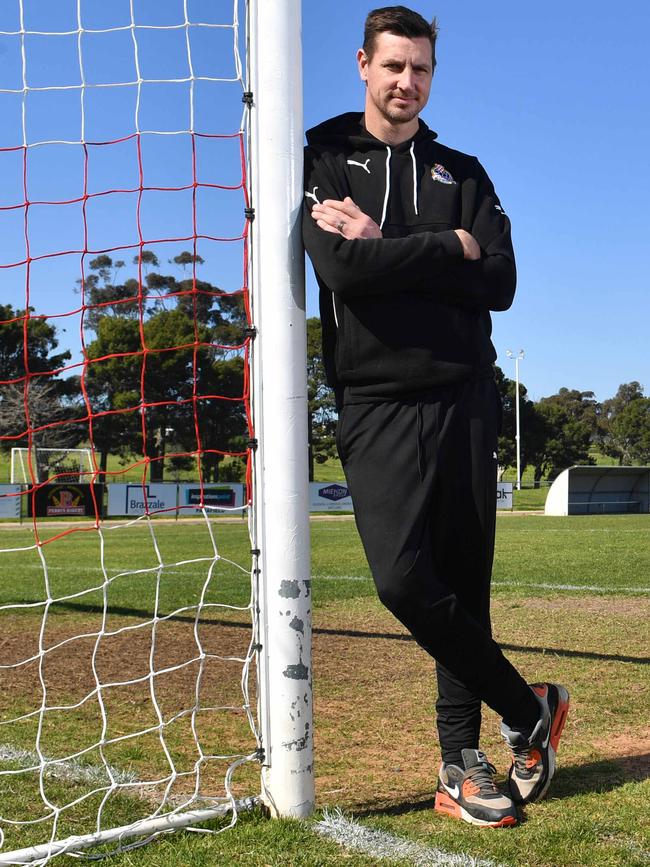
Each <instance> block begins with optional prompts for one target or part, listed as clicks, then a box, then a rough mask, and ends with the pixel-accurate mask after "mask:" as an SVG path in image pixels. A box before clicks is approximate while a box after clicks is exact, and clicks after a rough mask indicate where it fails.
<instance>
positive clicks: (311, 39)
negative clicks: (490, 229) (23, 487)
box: [0, 0, 650, 400]
mask: <svg viewBox="0 0 650 867" xmlns="http://www.w3.org/2000/svg"><path fill="white" fill-rule="evenodd" d="M375 5H376V4H375V3H370V2H366V0H327V2H322V0H304V2H303V55H304V93H305V125H306V126H307V127H309V126H312V125H314V124H316V123H318V122H320V121H321V120H323V119H324V118H325V117H328V116H331V115H334V114H338V113H340V112H343V111H349V110H355V109H359V110H361V108H362V106H363V96H364V91H363V87H362V85H361V83H360V82H359V79H358V74H357V71H356V63H355V52H356V49H357V48H358V47H359V45H360V43H361V38H362V37H361V34H362V30H363V21H364V18H365V15H366V14H367V12H368V11H369V10H370V9H371V8H373V7H374V6H375ZM412 6H413V8H415V9H417V10H418V11H420V12H421V13H422V14H424V15H425V16H427V17H430V16H431V15H433V14H435V15H436V16H437V17H438V21H439V26H440V39H439V46H438V68H437V71H436V75H435V79H434V83H433V88H432V95H431V100H430V103H429V106H428V107H427V109H426V110H425V112H424V115H423V116H424V119H425V120H426V122H427V123H428V124H429V125H430V126H431V127H432V128H433V129H435V130H436V131H437V132H438V133H439V136H440V140H441V141H442V142H443V143H445V144H447V145H449V146H452V147H456V148H458V149H460V150H463V151H466V152H469V153H473V154H476V155H478V156H479V158H480V159H481V161H482V162H483V164H484V165H485V167H486V168H487V170H488V172H489V174H490V175H491V177H492V179H493V181H494V183H495V186H496V188H497V191H498V193H499V196H500V198H501V201H502V204H503V206H504V208H505V209H506V211H507V212H508V213H509V215H510V217H511V220H512V223H513V237H514V241H515V249H516V253H517V258H518V267H519V289H518V294H517V297H516V299H515V304H514V306H513V308H512V309H511V310H510V311H508V312H506V313H501V314H497V315H495V317H494V326H495V327H494V343H495V346H496V349H497V353H498V363H499V364H500V365H501V366H502V367H503V368H504V370H505V372H506V373H507V374H508V375H509V376H514V365H513V363H512V362H511V361H509V360H508V359H507V357H506V354H505V352H506V350H507V349H512V350H514V351H515V352H516V351H517V350H519V349H522V348H523V349H524V350H525V353H526V357H525V359H524V361H523V362H522V364H521V378H522V381H523V382H524V383H525V385H526V386H527V388H528V390H529V394H530V395H531V396H532V397H533V398H535V399H537V398H540V397H542V396H544V395H548V394H552V393H553V392H555V391H557V390H558V389H559V388H560V387H561V386H567V387H570V388H578V389H581V390H593V391H595V393H596V396H597V397H598V398H599V399H601V400H602V399H606V398H607V397H609V396H611V395H613V394H614V393H615V391H616V389H617V387H618V385H619V384H620V383H621V382H627V381H630V380H633V379H636V380H639V381H640V382H641V383H642V384H644V385H645V387H646V392H647V393H650V360H649V356H648V349H647V344H648V334H647V332H648V321H649V319H650V317H649V313H650V302H649V301H648V293H649V290H650V277H649V275H648V265H647V262H646V259H647V252H648V248H649V243H648V237H649V235H650V219H648V215H647V212H646V206H647V203H648V202H649V201H650V159H649V158H648V154H649V153H650V96H649V93H648V92H649V90H650V87H649V85H650V60H649V59H648V49H647V40H648V33H649V32H650V5H648V4H646V3H642V2H640V0H626V2H625V3H623V4H619V6H618V7H612V6H611V5H610V4H609V3H605V2H602V0H591V2H586V0H571V2H563V3H559V2H557V0H549V2H547V3H545V4H531V3H526V2H514V0H502V2H499V3H498V4H486V3H484V2H480V0H465V2H463V3H459V2H457V0H456V2H454V0H437V2H433V3H431V4H429V3H426V4H425V3H422V2H419V0H418V2H414V3H413V4H412ZM232 8H233V2H232V0H188V13H189V18H190V20H192V21H204V22H207V23H213V24H214V23H222V22H228V21H232ZM81 9H82V14H83V26H84V27H85V28H88V29H97V30H99V29H102V28H105V27H121V26H128V24H129V23H130V9H131V4H130V2H129V0H111V2H110V3H106V2H103V0H82V2H81ZM133 9H134V12H135V14H136V17H137V23H149V24H169V25H174V24H179V23H181V22H182V21H183V2H182V0H134V2H133ZM18 10H19V3H18V0H2V3H1V4H0V31H11V30H15V29H17V27H18V21H19V17H18ZM24 11H25V26H26V29H28V30H30V29H31V30H66V29H70V30H76V27H77V23H76V22H77V0H57V2H56V3H52V2H51V0H24ZM231 35H232V33H231V31H228V30H223V29H218V28H212V29H209V28H206V29H203V30H194V31H193V35H192V45H191V49H192V52H191V53H192V60H193V63H194V73H195V74H196V75H201V76H206V77H208V78H232V77H233V76H236V68H235V64H234V58H233V52H232V38H231ZM184 39H185V36H184V32H183V31H182V30H164V31H146V30H140V31H139V42H140V46H139V50H140V55H139V58H140V64H141V68H140V71H141V76H142V78H147V79H155V78H162V77H164V78H183V77H185V76H186V75H187V74H188V67H187V52H186V46H185V42H184ZM26 52H27V71H28V84H29V86H30V88H39V87H43V86H47V85H52V84H58V85H61V86H62V87H66V86H74V85H75V84H78V83H79V81H80V78H79V62H78V46H77V37H76V35H71V36H61V37H56V38H55V39H54V38H52V37H43V36H31V37H28V38H27V40H26ZM83 68H84V75H85V77H86V78H85V80H86V81H88V82H94V83H102V82H109V81H110V82H127V84H126V85H125V86H123V87H118V88H103V89H102V88H94V89H89V90H88V91H87V96H86V102H85V111H84V123H85V126H86V135H85V138H86V140H89V141H92V140H94V141H104V140H108V139H111V140H112V139H117V138H120V137H122V136H128V135H129V133H133V132H134V118H135V111H136V94H137V88H136V87H134V86H133V85H129V84H128V82H131V81H132V80H133V79H134V77H135V66H134V55H133V45H132V41H131V36H130V33H129V31H122V32H119V31H115V32H111V33H105V34H84V37H83ZM21 87H22V60H21V54H20V46H19V41H18V40H17V39H16V37H11V36H2V35H1V34H0V112H1V113H2V117H3V124H2V125H1V127H0V148H2V147H5V148H7V147H10V146H12V145H19V144H21V143H22V119H21V105H22V95H20V94H15V93H6V92H2V90H3V89H4V90H5V91H6V90H11V89H19V88H21ZM240 94H241V85H240V84H239V83H237V82H234V83H233V82H230V83H228V82H213V81H200V82H197V83H196V85H195V89H194V108H195V111H196V129H197V130H198V131H201V132H206V133H224V132H233V131H235V130H236V129H237V128H238V124H239V118H240V117H241V102H240ZM188 95H189V85H188V84H187V83H170V84H164V85H163V84H153V83H150V84H144V85H142V88H141V102H140V107H139V121H140V128H141V129H148V130H155V131H157V134H152V135H145V136H143V138H142V149H143V150H142V153H143V166H144V176H145V184H147V185H150V186H175V185H178V186H182V185H184V184H187V183H189V182H191V180H192V177H191V158H190V154H189V136H187V135H164V134H161V133H166V132H167V133H168V132H172V131H175V130H176V131H178V130H183V129H187V128H188V125H189V106H190V100H189V96H188ZM27 108H28V111H27V135H28V140H29V141H30V142H34V141H39V140H41V139H42V138H44V139H47V140H51V139H62V140H66V141H67V140H70V141H74V140H76V139H79V135H80V123H81V114H80V99H79V91H78V90H75V89H68V90H65V89H63V90H59V91H38V90H33V91H32V92H30V93H29V95H28V103H27ZM237 148H238V145H237V142H236V141H235V140H217V139H204V140H199V150H198V152H197V171H198V175H199V180H201V181H203V182H205V183H208V184H236V183H237V182H238V179H239V164H238V159H239V157H238V150H237ZM28 179H29V185H30V191H29V196H30V199H31V200H32V201H34V200H38V199H54V200H62V199H72V198H74V197H76V196H78V195H80V194H81V193H82V192H83V153H82V149H81V148H80V146H79V145H74V144H59V145H54V144H51V145H47V146H42V147H35V148H31V149H30V151H29V166H28ZM137 183H138V160H137V154H136V148H135V142H134V141H133V140H128V141H125V142H121V143H116V144H113V145H110V146H95V147H93V148H91V154H90V162H89V186H90V189H92V190H96V191H98V190H102V189H116V188H120V189H124V190H129V189H132V188H133V187H134V186H135V185H137ZM136 198H137V196H136V194H134V193H129V192H124V193H120V194H114V195H111V196H106V197H98V198H95V199H94V200H92V201H91V202H89V204H88V217H89V230H90V233H91V236H90V239H89V240H90V244H89V246H90V247H91V248H95V249H99V248H103V247H109V246H116V245H118V244H121V243H124V244H129V243H134V242H136V241H137V225H136V220H135V213H136V207H135V200H136ZM18 201H22V156H21V154H20V153H19V152H18V153H17V152H10V151H4V152H2V151H0V207H2V206H3V205H5V206H6V205H8V204H13V203H15V202H18ZM23 217H24V214H23V211H22V210H13V211H8V210H5V211H2V210H0V264H2V263H7V262H12V261H17V260H18V259H20V258H21V257H22V255H23V253H20V251H21V249H22V251H23V252H24V219H23ZM197 218H198V222H199V231H203V232H204V233H205V234H209V235H213V236H228V237H230V236H233V237H234V236H237V235H238V234H239V233H240V232H241V228H242V225H243V222H242V202H241V193H240V192H238V191H234V192H233V191H224V190H216V189H212V188H206V189H201V191H200V196H199V202H198V211H197ZM191 221H192V214H191V192H190V191H184V192H183V191H179V192H176V193H163V192H153V191H152V192H150V193H146V194H145V196H144V198H143V201H142V206H141V222H142V228H143V232H144V235H145V237H147V238H152V239H153V238H160V237H181V236H183V235H186V234H190V233H191ZM29 223H30V225H29V229H30V239H31V241H32V250H31V253H32V255H38V254H42V253H47V252H48V251H51V250H55V249H56V250H67V249H77V248H78V247H79V235H80V232H81V231H82V228H83V224H82V220H81V205H80V204H79V203H75V204H70V205H57V206H56V207H52V206H33V207H31V208H30V216H29ZM21 245H22V248H21ZM187 246H188V245H187V244H186V243H183V242H175V243H168V244H160V245H158V246H157V247H156V248H155V252H156V253H157V254H158V255H159V258H160V259H161V262H162V263H163V264H164V267H163V270H166V271H170V270H172V269H171V266H169V267H168V259H170V258H172V257H173V256H174V255H176V254H177V253H178V252H180V250H181V249H183V248H186V247H187ZM12 251H13V252H12ZM16 251H19V252H18V255H15V254H16ZM135 252H136V250H130V251H125V252H124V253H122V254H116V256H115V258H118V257H121V258H123V259H125V260H126V262H127V266H126V267H125V271H124V272H123V276H128V275H127V273H126V272H127V271H128V270H129V268H131V271H132V270H133V266H132V265H130V261H131V259H132V256H133V254H134V253H135ZM199 252H200V253H201V255H202V256H203V257H204V258H205V259H206V265H205V266H203V270H202V272H201V274H200V276H203V277H205V278H206V279H210V280H213V281H214V282H216V283H218V284H219V285H221V286H222V287H223V288H225V289H228V290H231V289H236V288H237V286H238V284H239V282H240V279H241V255H242V249H241V243H240V242H228V243H221V242H215V241H203V242H201V244H200V249H199ZM79 272H80V257H79V255H78V254H75V255H70V256H64V257H57V258H56V259H44V260H41V261H39V262H35V263H34V264H33V267H32V274H31V291H32V296H31V300H32V303H33V304H34V305H35V307H36V308H37V311H38V312H44V313H47V314H49V315H61V314H63V313H69V314H70V315H68V316H62V317H61V318H59V319H57V320H56V323H57V327H58V328H59V333H60V337H61V342H62V343H63V344H65V345H70V346H71V347H73V348H74V347H77V346H78V345H79V337H78V335H79V332H80V318H79V315H78V314H77V313H72V312H71V311H73V310H75V308H76V307H77V306H78V304H79V296H78V295H75V294H74V285H75V281H76V280H77V279H78V277H79ZM177 276H181V275H180V274H179V275H177ZM307 289H308V313H309V314H310V315H314V314H316V313H317V298H316V287H315V281H314V279H313V275H312V274H311V269H310V268H308V283H307ZM0 299H1V300H3V301H11V302H12V303H14V304H15V305H16V306H21V305H22V304H24V299H25V279H24V267H16V268H9V269H7V268H5V269H2V268H0Z"/></svg>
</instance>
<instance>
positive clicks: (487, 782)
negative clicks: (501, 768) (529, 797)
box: [435, 750, 517, 828]
mask: <svg viewBox="0 0 650 867" xmlns="http://www.w3.org/2000/svg"><path fill="white" fill-rule="evenodd" d="M461 755H462V757H463V765H464V766H465V767H464V768H460V767H458V765H447V764H444V763H443V764H442V765H441V767H440V776H439V778H438V790H437V792H436V804H435V809H436V810H438V812H440V813H447V815H449V816H454V817H455V818H457V819H464V820H465V822H470V823H471V824H472V825H483V826H485V827H489V828H501V827H507V826H508V825H516V824H517V808H516V807H515V805H514V803H513V802H512V800H511V799H510V798H509V797H508V795H504V794H503V792H500V791H499V790H498V789H497V787H496V786H495V785H494V775H495V773H496V769H495V767H494V765H491V764H490V763H489V762H488V760H487V756H486V755H485V753H482V752H481V751H480V750H463V751H462V753H461Z"/></svg>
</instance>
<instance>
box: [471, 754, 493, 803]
mask: <svg viewBox="0 0 650 867" xmlns="http://www.w3.org/2000/svg"><path fill="white" fill-rule="evenodd" d="M496 772H497V769H496V768H495V767H494V765H492V764H490V762H482V763H481V764H480V765H476V766H475V767H473V768H472V769H471V770H470V771H469V773H468V776H469V778H470V780H471V781H472V782H473V783H474V784H475V785H476V786H478V788H479V791H480V792H481V794H482V795H485V794H487V792H486V790H489V793H490V794H494V793H497V794H498V792H499V790H498V789H497V787H496V786H495V784H494V775H495V774H496Z"/></svg>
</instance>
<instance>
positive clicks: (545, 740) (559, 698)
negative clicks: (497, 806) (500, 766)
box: [501, 683, 569, 804]
mask: <svg viewBox="0 0 650 867" xmlns="http://www.w3.org/2000/svg"><path fill="white" fill-rule="evenodd" d="M530 688H531V689H532V691H533V692H534V693H535V695H536V696H537V700H538V701H539V703H540V705H541V710H542V713H541V717H540V720H539V722H538V723H537V725H536V726H535V728H534V729H533V731H532V733H529V734H527V733H526V732H521V731H517V730H516V729H511V728H509V727H508V726H507V725H506V724H505V723H503V722H502V723H501V734H502V735H503V738H504V740H505V742H506V744H507V745H508V746H509V747H510V749H511V750H512V765H511V767H510V772H509V775H508V785H509V787H510V794H511V795H512V797H513V798H514V800H515V801H517V802H518V803H521V804H530V803H531V802H532V801H538V800H539V799H540V798H543V797H544V795H545V794H546V791H547V789H548V787H549V784H550V782H551V778H552V776H553V774H554V773H555V754H556V753H557V750H558V744H559V741H560V736H561V734H562V729H563V728H564V723H565V722H566V718H567V714H568V712H569V693H568V692H567V690H566V689H565V688H564V687H563V686H559V685H558V684H555V683H533V684H531V687H530Z"/></svg>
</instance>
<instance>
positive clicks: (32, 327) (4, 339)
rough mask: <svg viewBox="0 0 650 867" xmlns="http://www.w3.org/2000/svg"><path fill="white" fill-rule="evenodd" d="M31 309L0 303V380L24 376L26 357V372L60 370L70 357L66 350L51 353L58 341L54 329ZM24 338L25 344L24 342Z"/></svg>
mask: <svg viewBox="0 0 650 867" xmlns="http://www.w3.org/2000/svg"><path fill="white" fill-rule="evenodd" d="M32 314H34V308H33V307H30V308H28V310H27V311H25V310H14V309H13V307H12V306H11V304H0V382H3V381H4V382H7V381H10V380H18V379H21V378H22V377H24V376H25V374H26V372H27V370H26V369H25V358H26V359H27V368H28V371H29V373H51V372H53V371H56V370H60V369H61V368H62V367H64V366H65V364H66V362H67V361H69V360H70V358H71V355H70V352H68V350H65V351H64V352H59V353H54V350H55V349H56V348H57V347H58V345H59V341H58V339H57V337H56V328H55V327H54V325H51V324H50V323H49V322H47V320H46V319H45V318H43V317H39V316H36V315H32ZM25 337H26V338H27V345H25Z"/></svg>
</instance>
